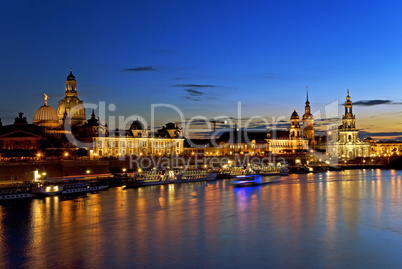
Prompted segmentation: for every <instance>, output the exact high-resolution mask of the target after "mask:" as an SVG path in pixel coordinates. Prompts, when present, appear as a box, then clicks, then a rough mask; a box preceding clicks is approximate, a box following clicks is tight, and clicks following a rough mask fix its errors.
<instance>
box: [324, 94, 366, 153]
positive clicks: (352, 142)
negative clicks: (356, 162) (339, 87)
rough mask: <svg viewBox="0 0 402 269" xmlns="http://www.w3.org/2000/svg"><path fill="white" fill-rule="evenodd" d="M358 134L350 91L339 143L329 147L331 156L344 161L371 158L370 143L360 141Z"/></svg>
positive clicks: (339, 129) (339, 134)
mask: <svg viewBox="0 0 402 269" xmlns="http://www.w3.org/2000/svg"><path fill="white" fill-rule="evenodd" d="M358 134H359V131H358V130H357V129H356V119H355V115H353V111H352V100H351V98H350V96H349V90H348V95H347V97H346V101H345V115H343V117H342V125H340V126H339V127H338V141H337V142H332V144H331V145H330V147H329V149H330V152H329V154H330V155H331V156H332V157H338V158H339V159H342V160H353V159H355V158H357V157H369V156H370V143H368V142H363V141H360V139H359V138H358ZM330 143H331V142H330Z"/></svg>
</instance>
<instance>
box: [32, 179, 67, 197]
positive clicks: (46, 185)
mask: <svg viewBox="0 0 402 269" xmlns="http://www.w3.org/2000/svg"><path fill="white" fill-rule="evenodd" d="M62 190H63V185H59V184H56V183H53V182H40V183H36V184H34V185H33V186H32V187H31V193H32V194H34V195H37V196H52V195H56V194H60V193H61V191H62Z"/></svg>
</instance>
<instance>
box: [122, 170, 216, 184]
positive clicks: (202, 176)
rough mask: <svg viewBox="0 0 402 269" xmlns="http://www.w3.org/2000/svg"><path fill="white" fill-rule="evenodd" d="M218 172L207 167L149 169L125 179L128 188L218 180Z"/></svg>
mask: <svg viewBox="0 0 402 269" xmlns="http://www.w3.org/2000/svg"><path fill="white" fill-rule="evenodd" d="M217 175H218V173H216V172H210V171H208V170H206V169H185V170H183V171H181V170H166V171H149V172H145V173H138V174H136V175H134V176H133V177H132V178H130V179H127V180H124V181H123V183H124V185H125V186H126V188H133V187H142V186H152V185H164V184H173V183H186V182H198V181H213V180H216V177H217Z"/></svg>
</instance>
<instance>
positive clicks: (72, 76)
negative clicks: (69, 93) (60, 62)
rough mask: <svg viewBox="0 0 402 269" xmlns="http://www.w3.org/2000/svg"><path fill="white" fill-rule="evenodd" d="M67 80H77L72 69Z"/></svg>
mask: <svg viewBox="0 0 402 269" xmlns="http://www.w3.org/2000/svg"><path fill="white" fill-rule="evenodd" d="M67 80H75V76H74V75H73V70H71V69H70V74H69V75H68V76H67Z"/></svg>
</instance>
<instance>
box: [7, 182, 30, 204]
mask: <svg viewBox="0 0 402 269" xmlns="http://www.w3.org/2000/svg"><path fill="white" fill-rule="evenodd" d="M32 197H35V195H34V194H32V193H31V185H30V184H26V183H23V184H12V185H6V186H2V187H0V201H1V200H13V199H21V198H32Z"/></svg>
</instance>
